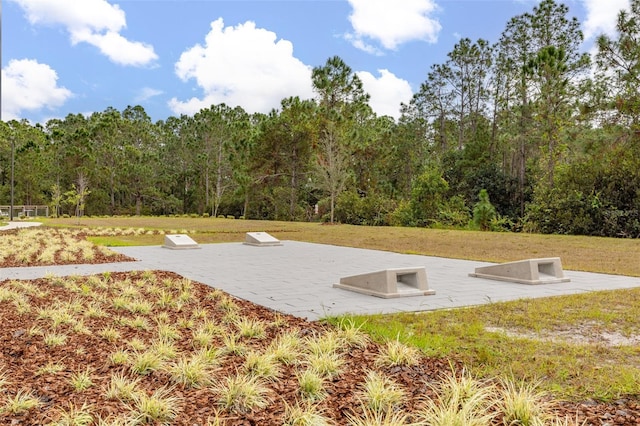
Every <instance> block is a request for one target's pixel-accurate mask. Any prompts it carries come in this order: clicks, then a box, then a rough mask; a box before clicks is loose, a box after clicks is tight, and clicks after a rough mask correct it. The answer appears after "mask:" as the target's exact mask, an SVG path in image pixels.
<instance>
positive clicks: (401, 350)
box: [375, 339, 420, 367]
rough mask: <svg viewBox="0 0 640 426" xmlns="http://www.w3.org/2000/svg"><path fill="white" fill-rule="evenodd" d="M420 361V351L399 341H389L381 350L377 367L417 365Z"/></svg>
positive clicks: (377, 359)
mask: <svg viewBox="0 0 640 426" xmlns="http://www.w3.org/2000/svg"><path fill="white" fill-rule="evenodd" d="M419 360H420V351H419V350H418V349H416V348H414V347H412V346H407V345H404V344H403V343H400V341H399V340H398V339H396V340H389V341H387V343H385V345H384V346H383V347H382V348H381V349H380V353H379V354H378V357H377V358H376V361H375V363H376V365H378V366H384V367H395V366H398V365H405V366H411V365H416V364H417V363H418V362H419Z"/></svg>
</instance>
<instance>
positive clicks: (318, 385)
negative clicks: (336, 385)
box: [296, 368, 327, 401]
mask: <svg viewBox="0 0 640 426" xmlns="http://www.w3.org/2000/svg"><path fill="white" fill-rule="evenodd" d="M296 379H297V380H298V387H299V389H300V394H301V395H302V397H303V398H304V399H308V400H311V401H319V400H322V399H324V398H325V397H326V396H327V392H326V390H325V378H324V376H323V375H321V374H320V373H318V372H317V371H316V370H314V369H313V368H307V369H304V370H302V371H298V372H296Z"/></svg>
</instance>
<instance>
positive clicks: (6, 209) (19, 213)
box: [0, 205, 49, 219]
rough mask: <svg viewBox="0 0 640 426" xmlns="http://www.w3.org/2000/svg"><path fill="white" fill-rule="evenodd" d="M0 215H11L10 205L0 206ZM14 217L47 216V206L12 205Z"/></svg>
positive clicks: (5, 216) (4, 216)
mask: <svg viewBox="0 0 640 426" xmlns="http://www.w3.org/2000/svg"><path fill="white" fill-rule="evenodd" d="M0 217H2V218H4V219H6V218H10V217H11V206H0ZM13 217H14V218H29V217H49V206H27V205H22V206H13Z"/></svg>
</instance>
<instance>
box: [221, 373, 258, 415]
mask: <svg viewBox="0 0 640 426" xmlns="http://www.w3.org/2000/svg"><path fill="white" fill-rule="evenodd" d="M214 392H215V393H216V394H217V395H218V397H219V403H220V405H221V406H222V407H223V408H226V409H229V410H231V411H235V412H238V413H248V412H251V411H253V410H254V409H260V408H265V407H267V406H268V405H269V402H270V399H269V392H270V391H269V388H268V387H267V386H266V385H265V383H264V381H262V379H260V378H258V377H255V376H249V375H246V374H235V375H232V376H229V377H226V378H224V379H223V380H222V381H220V382H218V383H217V384H216V385H215V387H214Z"/></svg>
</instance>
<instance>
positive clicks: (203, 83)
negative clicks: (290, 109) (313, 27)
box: [169, 18, 313, 115]
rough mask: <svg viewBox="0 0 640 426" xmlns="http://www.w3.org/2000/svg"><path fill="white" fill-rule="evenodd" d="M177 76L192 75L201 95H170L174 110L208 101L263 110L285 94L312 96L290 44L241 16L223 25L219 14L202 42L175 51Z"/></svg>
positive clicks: (188, 110) (190, 110)
mask: <svg viewBox="0 0 640 426" xmlns="http://www.w3.org/2000/svg"><path fill="white" fill-rule="evenodd" d="M175 70H176V74H177V76H178V77H179V78H180V79H181V80H183V81H188V80H190V79H193V80H195V82H196V84H197V85H198V86H199V87H200V88H201V89H202V90H203V97H202V98H197V97H194V98H191V99H189V100H186V101H180V100H178V99H177V98H173V99H171V101H170V102H169V107H170V108H171V110H172V111H173V112H174V113H176V114H190V115H191V114H194V113H196V112H198V111H199V110H200V109H202V108H208V107H210V106H211V105H212V104H215V105H217V104H220V103H225V104H227V105H229V106H232V107H235V106H241V107H242V108H244V109H245V110H246V111H247V112H250V113H253V112H268V111H270V110H271V109H272V108H278V107H279V106H280V101H281V100H282V99H284V98H286V97H289V96H300V97H301V98H303V99H308V98H312V97H313V91H312V86H311V68H310V67H309V66H307V65H305V64H303V63H302V62H301V61H300V60H299V59H297V58H295V57H294V56H293V45H292V44H291V42H289V41H287V40H282V39H281V40H277V37H276V34H275V33H273V32H271V31H268V30H265V29H262V28H256V26H255V24H254V23H253V22H250V21H247V22H245V23H244V24H239V25H237V26H235V27H225V26H224V22H223V20H222V18H219V19H217V20H216V21H213V22H212V23H211V31H210V32H209V33H208V34H207V35H206V37H205V41H204V44H196V45H195V46H193V47H191V48H190V49H188V50H186V51H185V52H183V53H182V55H181V56H180V59H179V61H178V62H177V63H176V65H175Z"/></svg>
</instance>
